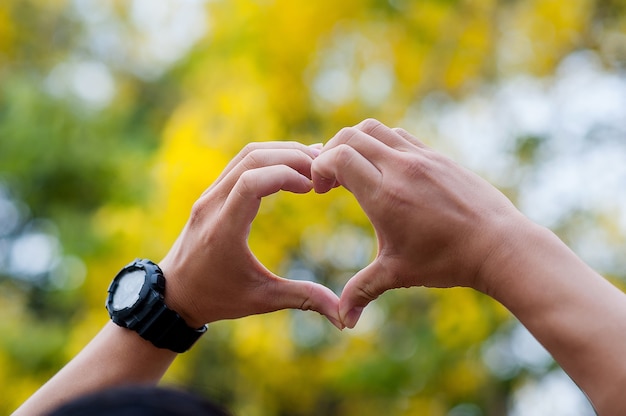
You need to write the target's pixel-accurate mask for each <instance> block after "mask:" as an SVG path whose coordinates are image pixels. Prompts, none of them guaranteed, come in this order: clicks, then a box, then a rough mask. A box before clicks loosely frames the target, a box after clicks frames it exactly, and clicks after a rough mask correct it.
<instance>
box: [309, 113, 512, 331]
mask: <svg viewBox="0 0 626 416" xmlns="http://www.w3.org/2000/svg"><path fill="white" fill-rule="evenodd" d="M312 178H313V183H314V187H315V191H316V192H318V193H324V192H328V191H329V190H330V189H332V188H333V187H336V186H339V185H342V186H344V187H346V188H347V189H348V190H350V191H351V192H352V193H353V194H354V196H355V197H356V198H357V200H358V201H359V203H360V204H361V206H362V208H363V210H364V211H365V213H366V214H367V216H368V217H369V219H370V221H371V222H372V225H373V226H374V229H375V231H376V236H377V238H378V254H377V256H376V258H375V260H374V261H373V262H372V263H371V264H370V265H369V266H368V267H366V268H365V269H363V270H361V271H360V272H358V273H357V274H356V275H355V276H354V277H353V278H352V279H350V281H349V282H348V283H347V285H346V287H345V288H344V290H343V293H342V295H341V300H340V304H339V314H340V317H341V321H342V323H343V324H345V325H346V326H347V327H350V328H352V327H354V325H355V324H356V322H357V321H358V318H359V316H360V314H361V312H362V310H363V308H364V307H365V306H366V305H367V304H368V303H369V302H371V301H372V300H374V299H376V298H377V297H378V296H379V295H381V294H382V293H383V292H385V291H386V290H388V289H394V288H400V287H411V286H431V287H451V286H469V287H473V288H475V289H478V290H482V291H486V292H488V291H489V290H490V287H489V286H490V285H491V283H490V282H489V279H490V272H487V269H488V268H487V267H486V264H487V263H488V260H489V259H490V258H491V257H494V256H497V252H498V250H499V249H500V248H501V246H502V245H504V244H506V241H507V238H509V236H510V235H512V233H511V230H512V229H513V228H514V227H515V224H516V223H518V222H519V221H520V220H521V219H522V217H521V214H520V213H519V212H518V211H517V210H516V209H515V207H514V206H513V205H512V204H511V202H510V201H509V200H508V199H507V198H506V197H505V196H504V195H502V194H501V193H500V192H499V191H498V190H496V189H495V188H494V187H493V186H491V185H490V184H489V183H487V182H486V181H484V180H483V179H481V178H480V177H478V176H477V175H475V174H473V173H472V172H470V171H468V170H466V169H464V168H462V167H461V166H459V165H457V164H456V163H454V162H453V161H452V160H450V159H448V158H446V157H444V156H442V155H440V154H438V153H436V152H434V151H433V150H431V149H429V148H428V147H426V146H425V145H424V144H423V143H421V142H420V141H419V140H417V139H416V138H415V137H413V136H411V135H410V134H409V133H407V132H406V131H404V130H402V129H390V128H388V127H386V126H385V125H383V124H381V123H380V122H378V121H376V120H365V121H363V122H362V123H360V124H358V125H356V126H355V127H351V128H345V129H343V130H341V131H340V132H339V133H338V134H337V135H336V136H335V137H333V138H332V139H331V140H330V141H329V142H328V143H327V144H326V145H325V146H324V148H323V150H322V153H321V155H320V156H319V157H317V158H316V159H315V161H314V162H313V165H312Z"/></svg>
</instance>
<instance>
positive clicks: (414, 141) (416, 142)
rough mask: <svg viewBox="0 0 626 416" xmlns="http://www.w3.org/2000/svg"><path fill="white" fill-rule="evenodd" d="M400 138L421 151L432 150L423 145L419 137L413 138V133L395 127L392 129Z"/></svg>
mask: <svg viewBox="0 0 626 416" xmlns="http://www.w3.org/2000/svg"><path fill="white" fill-rule="evenodd" d="M392 130H393V131H394V132H395V133H396V134H397V135H398V136H401V137H402V138H403V139H404V140H406V141H407V142H409V143H411V144H412V145H414V146H417V147H419V148H421V149H430V148H429V147H428V146H426V145H425V144H424V143H422V141H421V140H419V139H418V138H417V137H415V136H413V135H412V134H411V133H409V132H408V131H406V130H404V129H403V128H400V127H394V128H393V129H392Z"/></svg>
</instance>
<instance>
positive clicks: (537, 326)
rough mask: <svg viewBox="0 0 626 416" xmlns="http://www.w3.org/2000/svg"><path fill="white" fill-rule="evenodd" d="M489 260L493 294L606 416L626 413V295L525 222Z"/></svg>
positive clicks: (548, 235)
mask: <svg viewBox="0 0 626 416" xmlns="http://www.w3.org/2000/svg"><path fill="white" fill-rule="evenodd" d="M509 233H511V234H510V235H511V236H513V237H512V238H510V239H508V241H509V242H508V243H507V244H505V245H504V247H503V248H502V250H500V252H499V253H498V254H497V255H496V256H494V258H492V259H491V264H490V265H489V266H488V267H487V268H486V270H485V273H486V275H487V276H488V277H489V279H488V281H489V282H490V284H489V285H488V286H487V287H486V291H487V293H489V294H490V295H492V296H493V297H494V298H495V299H497V300H498V301H500V302H501V303H502V304H503V305H505V306H506V307H507V308H508V309H509V310H510V311H511V312H512V313H513V314H514V315H515V316H516V317H517V318H518V319H519V320H520V321H521V322H522V323H523V324H524V325H525V326H526V327H527V328H528V329H529V330H530V331H531V332H532V333H533V334H534V335H535V337H536V338H537V339H538V340H539V341H540V342H541V343H542V344H543V345H544V346H545V347H546V348H547V349H548V350H549V351H550V353H551V354H552V355H553V356H554V358H555V359H556V361H557V362H558V363H559V364H560V365H561V366H562V367H563V369H564V370H565V371H566V372H567V373H568V374H569V375H570V376H571V377H572V379H573V380H574V381H575V382H576V383H577V384H578V385H579V386H580V387H581V388H582V389H583V390H584V391H585V392H586V393H587V395H588V396H589V398H590V399H591V401H592V402H593V404H594V406H595V407H596V409H597V411H598V412H599V413H600V414H601V415H612V414H617V413H619V412H620V411H623V410H624V409H626V396H624V395H623V393H622V391H623V387H624V386H625V385H626V362H625V361H624V359H623V357H624V356H625V355H626V295H624V293H622V292H621V291H620V290H619V289H617V288H616V287H614V286H613V285H611V284H610V283H609V282H608V281H607V280H605V279H604V278H603V277H602V276H600V275H599V274H597V273H596V272H594V271H593V270H592V269H591V268H590V267H589V266H587V265H586V264H585V263H584V262H583V261H582V260H581V259H580V258H578V257H577V256H576V255H575V254H574V253H573V252H572V251H571V250H570V249H569V248H568V247H567V246H566V245H565V244H564V243H563V242H562V241H560V240H559V239H558V238H557V237H556V236H555V235H554V234H553V233H552V232H550V231H549V230H547V229H545V228H543V227H539V226H537V225H535V224H532V223H530V222H529V221H527V220H520V222H519V223H518V224H517V225H516V226H515V227H514V229H513V230H511V229H510V230H509Z"/></svg>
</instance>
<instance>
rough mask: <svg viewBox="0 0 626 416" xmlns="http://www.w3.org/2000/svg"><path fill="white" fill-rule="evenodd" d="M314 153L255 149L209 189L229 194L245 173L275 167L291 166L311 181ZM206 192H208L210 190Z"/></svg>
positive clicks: (300, 150)
mask: <svg viewBox="0 0 626 416" xmlns="http://www.w3.org/2000/svg"><path fill="white" fill-rule="evenodd" d="M305 147H306V146H305ZM314 152H315V150H314V149H309V151H308V152H304V151H302V149H281V148H270V149H265V148H264V149H254V150H252V151H249V152H247V153H246V155H245V156H244V157H242V158H239V160H238V163H237V164H236V165H234V166H232V167H231V168H230V170H229V172H228V173H227V174H226V175H225V176H224V177H223V178H222V180H221V181H220V183H219V184H217V185H216V184H214V185H213V186H212V187H211V188H209V189H211V190H219V192H222V193H224V194H228V193H230V191H231V190H232V188H233V186H235V183H236V182H237V181H238V179H239V177H240V176H241V175H242V174H243V173H244V172H246V171H248V170H252V169H257V168H261V167H263V166H273V165H287V166H290V167H291V168H293V169H295V170H296V171H297V172H299V173H300V174H301V175H304V176H306V177H308V178H309V179H310V177H311V162H312V161H313V156H311V155H312V154H314ZM318 153H319V152H318ZM206 192H208V190H207V191H206ZM206 192H205V193H206Z"/></svg>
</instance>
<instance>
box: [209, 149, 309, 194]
mask: <svg viewBox="0 0 626 416" xmlns="http://www.w3.org/2000/svg"><path fill="white" fill-rule="evenodd" d="M279 149H285V150H299V151H301V152H304V153H305V154H307V155H308V156H309V157H310V158H311V159H313V158H315V157H316V156H317V155H319V153H320V150H321V149H319V148H318V147H316V146H315V145H312V146H307V145H304V144H302V143H298V142H293V141H290V142H287V141H284V142H283V141H274V142H254V143H248V144H247V145H246V146H244V148H243V149H241V151H240V152H239V153H238V154H237V156H235V157H234V158H233V159H232V160H231V161H230V162H229V163H228V164H227V165H226V167H225V168H224V170H223V171H222V173H221V174H220V176H219V177H218V178H217V179H216V180H215V182H213V186H212V187H214V186H216V185H217V184H218V183H220V182H221V181H222V180H223V179H224V178H225V177H226V176H227V175H228V174H229V173H230V172H231V171H232V170H233V168H234V167H235V166H237V165H238V164H239V163H241V161H242V160H243V159H245V158H246V156H248V155H249V154H250V153H252V152H254V151H257V150H279ZM257 167H259V166H257ZM209 189H210V188H209Z"/></svg>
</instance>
